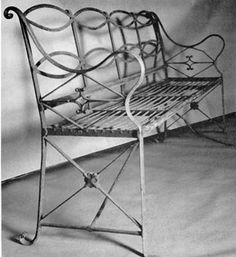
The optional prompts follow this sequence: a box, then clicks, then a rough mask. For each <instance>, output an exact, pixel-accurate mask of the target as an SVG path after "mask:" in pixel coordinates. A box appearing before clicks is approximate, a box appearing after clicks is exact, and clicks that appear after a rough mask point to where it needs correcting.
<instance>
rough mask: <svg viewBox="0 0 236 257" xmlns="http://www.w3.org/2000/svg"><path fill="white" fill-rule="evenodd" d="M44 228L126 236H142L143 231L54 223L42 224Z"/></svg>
mask: <svg viewBox="0 0 236 257" xmlns="http://www.w3.org/2000/svg"><path fill="white" fill-rule="evenodd" d="M41 226H42V227H54V228H65V229H75V230H85V231H88V232H106V233H116V234H126V235H134V236H140V235H141V231H132V230H124V229H112V228H102V227H91V226H69V225H68V226H66V225H62V224H53V223H42V224H41Z"/></svg>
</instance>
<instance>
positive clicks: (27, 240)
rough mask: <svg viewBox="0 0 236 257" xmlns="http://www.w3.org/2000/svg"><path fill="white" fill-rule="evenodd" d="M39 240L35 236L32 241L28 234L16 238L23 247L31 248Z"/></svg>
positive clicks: (24, 233)
mask: <svg viewBox="0 0 236 257" xmlns="http://www.w3.org/2000/svg"><path fill="white" fill-rule="evenodd" d="M36 240H37V236H35V237H34V238H33V239H30V238H29V236H28V233H26V232H23V233H22V234H20V235H17V236H15V238H14V241H16V242H17V243H19V244H21V245H26V246H30V245H32V244H33V243H34V242H35V241H36Z"/></svg>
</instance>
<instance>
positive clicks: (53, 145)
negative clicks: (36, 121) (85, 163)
mask: <svg viewBox="0 0 236 257" xmlns="http://www.w3.org/2000/svg"><path fill="white" fill-rule="evenodd" d="M46 141H47V142H48V143H49V144H50V145H51V146H52V147H53V148H55V149H56V150H57V151H58V152H59V153H60V154H61V155H62V156H63V157H64V158H65V159H67V160H68V161H69V162H70V163H71V164H72V165H73V166H74V167H75V168H76V169H77V170H78V171H79V172H80V173H81V174H82V175H83V176H84V177H87V173H86V171H85V170H84V169H83V168H82V167H80V166H79V165H78V164H77V163H76V162H75V161H74V160H72V159H71V158H70V156H69V155H67V154H66V153H64V152H63V151H62V150H61V149H60V148H59V147H58V146H57V145H56V144H55V143H54V142H52V141H51V140H49V139H48V138H47V139H46Z"/></svg>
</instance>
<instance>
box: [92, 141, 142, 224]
mask: <svg viewBox="0 0 236 257" xmlns="http://www.w3.org/2000/svg"><path fill="white" fill-rule="evenodd" d="M137 146H138V143H136V144H135V145H132V146H130V147H129V148H128V149H130V148H132V149H131V151H130V152H129V154H128V156H127V158H126V159H125V161H124V163H123V165H122V167H121V168H120V170H119V172H118V173H117V175H116V177H115V180H114V181H113V183H112V185H111V187H110V189H109V191H108V194H111V192H112V190H113V188H114V187H115V184H116V183H117V181H118V179H119V178H120V175H121V174H122V172H123V170H124V168H125V166H126V164H127V162H128V160H129V159H130V157H131V155H132V154H133V153H134V152H135V150H136V149H137ZM128 149H126V150H128ZM107 199H108V198H107V197H105V199H104V200H103V203H102V204H101V206H100V208H99V210H98V212H97V214H96V215H95V217H94V219H93V220H92V222H91V226H92V225H93V224H94V223H95V222H96V220H97V219H98V218H99V217H100V216H101V214H102V211H103V209H104V208H105V206H106V202H107Z"/></svg>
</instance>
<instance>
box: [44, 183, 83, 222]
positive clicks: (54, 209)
mask: <svg viewBox="0 0 236 257" xmlns="http://www.w3.org/2000/svg"><path fill="white" fill-rule="evenodd" d="M85 187H86V185H84V186H82V187H81V188H80V189H79V190H77V191H76V192H75V193H73V194H72V195H71V196H69V197H68V198H66V199H65V200H64V201H63V202H61V203H60V204H59V205H57V206H56V207H55V208H53V209H52V210H51V211H49V212H48V213H47V214H45V215H43V216H42V218H41V219H42V220H43V219H45V218H46V217H47V216H49V215H50V214H51V213H53V212H54V211H56V210H57V209H58V208H60V207H61V206H62V205H63V204H65V203H66V202H68V201H69V200H70V199H71V198H73V197H74V196H75V195H77V194H78V193H79V192H81V191H82V190H83V189H84V188H85Z"/></svg>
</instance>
